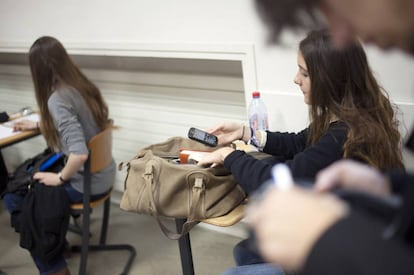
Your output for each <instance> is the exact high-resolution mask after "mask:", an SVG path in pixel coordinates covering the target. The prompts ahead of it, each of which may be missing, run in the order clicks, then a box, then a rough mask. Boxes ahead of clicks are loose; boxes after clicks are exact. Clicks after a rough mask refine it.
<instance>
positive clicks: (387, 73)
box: [0, 0, 414, 130]
mask: <svg viewBox="0 0 414 275" xmlns="http://www.w3.org/2000/svg"><path fill="white" fill-rule="evenodd" d="M253 4H254V2H253V1H252V0H226V1H222V0H208V1H207V0H204V1H203V0H199V1H191V0H168V1H166V0H123V1H109V0H89V1H81V0H72V1H56V0H43V1H34V0H20V1H15V0H2V1H0V18H2V20H1V24H0V46H3V47H4V46H8V45H9V46H11V48H13V47H15V46H22V47H23V48H25V49H27V48H28V47H29V46H30V44H31V43H32V42H33V41H34V40H35V39H36V38H37V37H39V36H41V35H46V34H47V35H52V36H56V37H57V38H59V39H60V40H61V41H62V42H63V43H65V44H71V43H72V44H73V43H80V44H81V45H88V44H89V43H94V44H95V43H96V44H99V43H107V42H114V43H118V44H125V43H138V44H145V43H149V44H151V43H161V44H165V45H171V47H175V46H174V45H186V44H192V45H197V44H199V45H219V46H220V45H221V46H223V45H227V44H231V45H237V44H248V45H253V47H254V59H255V64H254V65H255V68H254V69H255V71H253V72H249V75H247V76H245V77H249V78H252V79H253V82H252V83H256V88H257V89H259V90H261V91H262V93H263V94H264V96H263V97H264V99H265V101H266V103H267V105H268V107H269V109H270V110H271V111H270V125H271V127H272V128H273V129H275V128H277V129H282V130H284V129H289V130H297V129H300V128H301V127H303V126H305V125H306V121H307V119H306V118H307V112H306V107H305V106H304V105H303V104H302V98H301V97H302V95H301V94H300V93H299V91H298V89H297V87H295V85H294V84H293V81H292V79H293V76H294V74H295V72H296V42H297V41H298V37H294V36H293V38H291V39H289V40H290V42H289V45H290V46H289V47H288V48H282V47H276V46H268V45H267V44H266V42H265V34H266V30H265V28H264V27H263V25H262V22H261V21H260V19H259V18H258V16H257V14H256V11H255V10H254V5H253ZM167 47H168V46H167ZM369 57H370V61H371V63H372V66H373V69H374V70H375V71H376V72H377V74H378V77H379V80H380V82H381V83H382V84H383V85H384V86H385V88H386V89H387V90H388V91H389V93H390V95H391V98H392V99H393V100H395V101H397V102H398V103H400V104H402V105H404V107H403V109H404V110H405V111H406V112H410V117H411V113H412V112H413V111H411V109H412V107H411V104H412V103H413V102H414V79H413V78H412V76H413V75H414V74H413V73H414V66H413V64H414V63H413V62H414V61H413V60H409V58H407V57H406V56H404V55H401V54H395V53H391V54H384V53H379V52H378V51H376V50H375V49H374V50H372V49H369ZM247 88H250V87H247ZM247 88H246V89H247ZM246 92H248V93H249V92H250V89H249V90H247V91H246ZM247 98H249V97H248V96H247ZM407 106H408V108H407ZM409 120H410V121H409V123H408V124H409V125H410V124H411V119H409Z"/></svg>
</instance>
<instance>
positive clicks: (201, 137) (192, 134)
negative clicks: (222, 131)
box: [188, 127, 218, 147]
mask: <svg viewBox="0 0 414 275" xmlns="http://www.w3.org/2000/svg"><path fill="white" fill-rule="evenodd" d="M188 137H189V138H190V139H193V140H196V141H198V142H201V143H203V144H205V145H207V146H211V147H215V146H217V143H218V138H217V137H216V136H215V135H212V134H209V133H207V132H206V131H203V130H200V129H197V128H194V127H191V128H190V130H188Z"/></svg>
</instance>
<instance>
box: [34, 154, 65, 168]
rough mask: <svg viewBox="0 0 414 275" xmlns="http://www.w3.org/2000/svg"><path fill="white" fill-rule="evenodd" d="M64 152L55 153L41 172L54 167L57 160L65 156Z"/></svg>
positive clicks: (43, 164) (41, 166)
mask: <svg viewBox="0 0 414 275" xmlns="http://www.w3.org/2000/svg"><path fill="white" fill-rule="evenodd" d="M63 155H64V154H63V152H59V153H55V154H53V155H52V156H50V157H49V158H48V159H47V160H45V161H44V162H43V163H42V164H41V165H40V167H39V171H46V169H48V168H49V167H50V166H52V165H53V164H54V163H55V162H56V161H57V160H59V159H60V158H61V157H62V156H63Z"/></svg>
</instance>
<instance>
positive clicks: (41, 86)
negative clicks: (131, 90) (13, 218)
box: [4, 36, 115, 274]
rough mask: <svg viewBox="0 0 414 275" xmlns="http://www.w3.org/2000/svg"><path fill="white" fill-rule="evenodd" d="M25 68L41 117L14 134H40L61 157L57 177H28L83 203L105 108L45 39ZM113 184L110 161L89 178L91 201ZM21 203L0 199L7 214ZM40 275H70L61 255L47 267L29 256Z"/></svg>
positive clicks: (81, 76) (36, 44)
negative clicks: (86, 170)
mask: <svg viewBox="0 0 414 275" xmlns="http://www.w3.org/2000/svg"><path fill="white" fill-rule="evenodd" d="M29 65H30V71H31V75H32V79H33V84H34V90H35V95H36V100H37V104H38V107H39V112H40V125H38V124H36V123H35V122H31V121H22V122H19V123H16V124H15V125H14V128H15V130H28V129H35V128H36V127H39V126H40V130H41V132H42V134H43V136H44V138H45V139H46V142H47V145H48V146H49V147H50V148H52V149H54V150H55V151H61V152H63V153H64V154H65V155H66V157H67V160H66V163H65V166H64V167H63V169H62V170H61V171H60V172H59V173H51V172H37V173H35V174H34V175H33V178H34V179H36V180H38V181H39V182H40V183H43V184H44V185H48V186H63V187H64V189H65V191H66V193H67V195H68V198H69V202H70V203H79V202H81V201H82V199H83V173H82V168H83V165H84V163H85V161H86V160H87V158H88V154H89V151H88V148H87V142H88V141H89V140H90V139H91V138H92V137H93V136H95V135H96V134H97V133H99V132H101V131H102V130H103V129H104V128H105V127H107V126H108V124H109V122H110V120H109V118H108V106H107V104H106V103H105V100H104V99H103V97H102V95H101V93H100V91H99V89H98V88H97V87H96V86H95V85H94V84H93V83H92V82H91V81H90V80H89V79H88V78H87V77H86V76H85V75H84V74H83V73H82V72H81V71H80V70H79V68H78V67H77V66H76V65H75V64H74V63H73V61H72V59H71V58H70V57H69V55H68V53H67V52H66V50H65V48H64V47H63V45H62V44H61V43H60V42H59V41H58V40H57V39H55V38H53V37H49V36H44V37H40V38H39V39H37V40H36V41H35V42H34V43H33V45H32V46H31V48H30V52H29ZM114 179H115V162H114V161H112V163H111V164H110V165H109V166H108V167H107V168H105V169H103V170H102V171H99V172H97V173H95V174H93V175H92V183H91V200H95V199H98V198H99V197H101V196H104V195H105V194H106V193H107V192H108V191H109V190H110V189H111V187H112V184H113V183H114ZM21 200H22V197H20V196H19V195H18V194H15V193H8V194H6V195H5V196H4V201H5V204H6V206H7V208H8V210H9V211H10V212H12V211H13V209H14V208H16V207H17V205H18V204H19V203H20V201H21ZM33 259H34V261H35V263H36V265H37V267H38V269H39V271H40V274H69V270H68V268H67V266H66V262H65V260H64V258H63V255H61V254H59V255H57V256H56V257H54V258H53V259H51V260H48V261H47V262H46V261H45V260H43V259H39V258H38V257H35V256H33Z"/></svg>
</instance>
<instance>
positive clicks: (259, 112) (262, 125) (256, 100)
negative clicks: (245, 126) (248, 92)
mask: <svg viewBox="0 0 414 275" xmlns="http://www.w3.org/2000/svg"><path fill="white" fill-rule="evenodd" d="M248 115H249V124H250V127H251V128H252V130H253V137H252V142H253V143H254V144H255V143H256V144H255V145H257V140H256V139H255V137H256V131H257V130H263V131H266V130H267V129H269V124H268V120H267V108H266V105H265V104H264V102H263V100H262V99H261V98H260V92H258V91H254V92H253V93H252V101H251V102H250V105H249V109H248Z"/></svg>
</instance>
